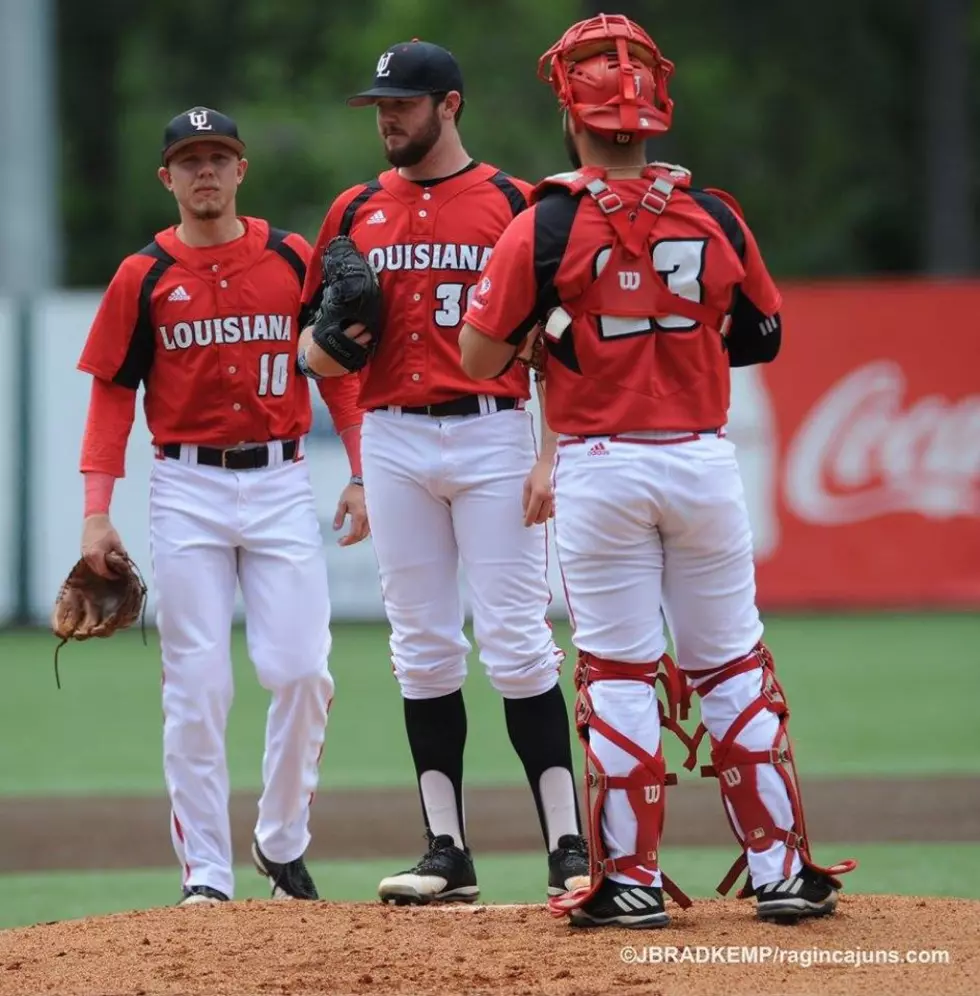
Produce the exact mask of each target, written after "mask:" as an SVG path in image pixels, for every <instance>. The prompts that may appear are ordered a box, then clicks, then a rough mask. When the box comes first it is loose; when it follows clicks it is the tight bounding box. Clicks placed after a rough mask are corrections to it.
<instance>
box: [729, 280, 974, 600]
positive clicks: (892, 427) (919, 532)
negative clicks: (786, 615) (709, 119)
mask: <svg viewBox="0 0 980 996" xmlns="http://www.w3.org/2000/svg"><path fill="white" fill-rule="evenodd" d="M784 296H785V306H784V309H783V318H784V329H785V331H784V336H783V348H782V351H781V353H780V355H779V357H778V358H777V360H776V361H775V362H774V363H772V364H770V365H768V366H765V367H759V368H754V369H753V370H752V371H751V372H750V373H749V374H748V378H747V379H745V380H743V381H742V382H741V383H740V384H739V385H738V387H737V388H736V390H735V393H734V394H733V405H732V410H733V416H734V415H735V413H736V411H737V410H738V407H739V404H740V403H741V405H742V407H743V410H742V413H741V415H739V416H738V417H737V419H736V421H739V422H740V423H741V424H740V425H733V426H732V430H733V433H732V434H733V438H735V439H736V442H737V443H738V444H739V448H740V451H741V452H740V461H742V462H743V463H744V468H743V470H744V472H745V474H746V478H747V479H746V490H747V492H748V493H749V495H750V502H751V503H752V506H753V507H752V509H751V511H752V519H753V527H754V529H755V531H756V556H757V563H758V584H759V600H760V603H761V604H762V605H763V606H764V607H767V608H794V607H801V608H802V607H839V608H851V607H904V606H908V607H915V606H930V605H931V606H937V607H938V606H949V607H965V606H980V282H976V281H972V282H971V281H964V282H948V283H947V282H902V283H898V282H895V283H891V282H880V283H860V284H843V285H825V286H813V285H809V286H791V287H788V288H786V289H785V291H784Z"/></svg>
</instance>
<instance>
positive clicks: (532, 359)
mask: <svg viewBox="0 0 980 996" xmlns="http://www.w3.org/2000/svg"><path fill="white" fill-rule="evenodd" d="M546 354H547V350H546V349H545V345H544V337H543V335H542V334H541V329H540V328H534V329H532V331H531V334H530V335H529V336H528V337H527V339H525V340H524V345H523V346H522V347H521V349H520V351H519V352H518V354H517V359H518V362H520V363H523V364H524V366H526V367H527V368H528V370H533V371H534V373H535V377H536V379H537V380H544V365H545V358H546Z"/></svg>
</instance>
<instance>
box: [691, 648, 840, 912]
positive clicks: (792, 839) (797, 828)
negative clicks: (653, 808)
mask: <svg viewBox="0 0 980 996" xmlns="http://www.w3.org/2000/svg"><path fill="white" fill-rule="evenodd" d="M759 669H761V670H762V688H761V691H760V692H759V694H758V696H757V697H756V698H755V699H754V700H753V701H750V702H749V703H748V704H747V705H746V706H745V707H744V708H743V709H742V711H741V712H740V713H739V714H738V716H737V717H736V718H735V720H734V722H733V723H732V724H731V725H730V726H729V727H728V729H727V730H726V731H725V732H724V735H723V736H722V737H721V738H716V737H715V736H713V735H712V736H711V737H710V740H711V764H710V765H705V766H703V767H702V768H701V775H702V777H705V778H710V777H715V778H718V783H719V786H720V788H721V797H722V803H723V805H724V807H725V816H726V817H727V819H728V823H729V825H730V826H731V828H732V832H733V833H734V834H735V837H736V838H737V839H738V841H739V843H740V844H741V845H742V854H741V855H740V856H739V858H738V859H737V860H736V861H735V863H734V864H733V865H732V867H731V869H730V870H729V872H728V874H727V875H726V876H725V878H724V879H723V880H722V882H721V884H720V885H719V886H718V891H719V892H720V893H721V894H722V895H726V894H727V893H728V892H729V890H730V889H731V887H732V885H733V884H734V883H735V880H736V879H737V878H738V876H739V875H740V874H741V873H742V872H743V871H744V870H745V869H746V868H747V867H748V853H749V852H752V851H755V852H760V853H761V852H763V851H767V850H768V849H769V848H770V847H772V845H773V844H777V843H780V844H785V845H786V856H785V859H784V862H783V874H782V877H783V878H789V877H790V875H791V874H793V867H792V866H793V863H794V857H795V856H797V855H798V856H799V858H800V860H801V861H802V863H803V865H804V866H806V867H807V868H810V869H812V870H813V871H815V872H818V873H819V874H822V875H826V876H827V877H828V878H829V879H830V881H831V882H833V883H834V887H835V888H840V882H839V881H837V879H836V878H834V876H835V875H842V874H844V873H845V872H849V871H853V869H854V868H856V867H857V862H855V861H852V860H850V859H848V860H845V861H841V862H839V863H837V864H835V865H832V866H830V867H828V868H824V867H821V866H819V865H817V864H815V863H814V861H813V859H812V857H811V855H810V841H809V837H808V835H807V831H806V824H805V822H804V818H803V802H802V798H801V795H800V787H799V779H798V778H797V774H796V765H795V763H794V761H793V749H792V745H791V743H790V739H789V734H788V733H787V729H786V727H787V723H788V721H789V709H788V707H787V705H786V698H785V696H784V694H783V690H782V688H781V687H780V685H779V682H778V681H777V680H776V674H775V667H774V664H773V659H772V655H771V654H770V653H769V651H768V649H767V648H766V647H765V645H764V644H762V643H759V644H757V645H756V646H755V647H754V648H753V649H752V650H751V651H750V652H749V653H748V654H746V655H745V656H744V657H741V658H738V659H737V660H734V661H731V662H729V663H728V664H725V665H723V666H722V667H720V668H714V669H711V670H707V671H688V672H687V676H688V678H690V680H691V682H692V684H693V686H694V688H695V689H696V691H697V693H698V694H699V695H700V696H701V698H702V700H703V699H704V698H705V697H706V696H707V695H709V694H710V693H711V692H712V691H714V690H715V689H717V688H718V687H719V686H720V685H722V684H723V683H724V682H726V681H729V680H731V679H732V678H735V677H737V676H738V675H743V674H748V673H750V672H752V671H756V670H759ZM763 711H768V712H770V713H773V714H775V717H776V719H777V720H778V728H777V730H776V734H775V736H774V738H773V740H772V743H771V744H770V745H769V746H768V747H766V748H764V749H756V750H749V749H748V748H746V747H743V746H741V745H739V744H737V743H736V742H735V741H736V740H737V739H738V737H739V735H740V734H741V733H742V731H743V730H745V728H746V727H747V726H748V725H749V723H750V722H751V721H752V720H753V719H754V718H755V717H756V716H758V715H759V714H760V713H762V712H763ZM706 732H707V733H710V731H709V730H707V729H706V727H705V725H704V723H702V724H701V725H700V726H699V727H698V730H697V733H696V734H695V736H694V737H693V739H692V740H691V743H690V753H689V755H688V758H687V760H686V761H685V762H684V767H685V768H687V769H688V770H692V769H693V768H694V766H695V764H696V763H697V749H698V745H699V744H700V742H701V739H702V738H703V737H704V734H705V733H706ZM759 765H772V766H773V770H774V771H775V772H776V774H777V775H778V777H779V779H780V780H781V782H782V784H783V786H784V787H785V790H786V795H787V797H788V801H789V807H790V809H791V812H792V824H791V825H790V826H789V827H781V826H778V825H777V824H776V821H775V820H774V818H773V816H772V814H771V813H770V811H769V808H768V807H767V806H766V803H765V801H764V799H763V797H762V792H761V790H760V788H759V783H758V774H757V769H758V766H759ZM756 884H762V883H756ZM753 894H754V887H753V883H752V877H751V874H750V875H749V876H748V877H747V878H746V881H745V885H744V886H743V887H742V889H740V890H739V892H738V897H739V898H740V899H744V898H747V897H749V896H752V895H753Z"/></svg>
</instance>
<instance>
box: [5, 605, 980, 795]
mask: <svg viewBox="0 0 980 996" xmlns="http://www.w3.org/2000/svg"><path fill="white" fill-rule="evenodd" d="M767 627H768V629H767V636H766V639H767V641H768V643H769V645H770V647H771V648H772V650H773V653H774V655H775V658H776V662H777V668H778V673H779V675H780V678H781V680H782V682H783V684H784V687H785V689H786V692H787V695H788V698H789V701H790V705H791V709H792V716H793V718H792V724H791V733H792V736H793V739H794V741H795V743H796V745H797V760H798V762H799V765H800V768H801V770H802V772H803V773H804V774H805V775H808V776H809V775H844V774H865V775H874V774H891V775H897V774H921V773H929V772H932V773H977V772H980V733H978V727H977V725H976V722H975V716H974V710H975V706H974V703H975V702H976V699H977V695H978V692H980V673H978V670H977V667H976V662H977V649H976V648H977V647H978V646H980V617H977V616H969V615H912V616H907V617H902V616H898V615H882V616H854V617H828V616H813V617H781V618H772V619H769V620H767ZM555 631H556V636H557V638H558V640H559V642H560V643H561V644H562V646H564V647H565V648H566V649H570V647H571V640H570V637H569V632H568V628H567V626H565V625H563V624H560V623H559V624H556V627H555ZM54 643H55V641H54V639H53V637H51V636H50V635H49V634H48V633H46V632H38V631H13V630H11V631H4V632H0V675H2V677H3V683H4V695H3V697H2V699H0V756H2V757H4V758H6V759H8V761H7V762H6V763H4V764H3V765H0V794H5V795H12V794H18V795H19V794H30V795H49V794H58V795H66V794H72V795H80V794H92V793H107V794H142V793H154V794H155V793H157V792H162V791H163V778H162V774H161V771H160V766H161V714H160V687H159V686H160V668H159V652H158V648H157V639H156V633H155V631H152V630H151V631H150V633H149V646H148V647H144V646H143V644H142V643H141V641H140V639H139V635H138V633H132V632H130V633H124V634H120V635H118V636H116V637H114V638H112V639H111V640H105V641H103V640H94V641H90V642H88V643H84V644H78V645H70V646H68V647H65V648H64V649H63V650H62V652H61V673H62V685H63V687H62V690H61V691H60V692H58V691H57V690H56V689H55V686H54V675H53V673H52V664H51V660H52V654H53V650H54ZM234 656H235V672H236V698H235V703H234V706H233V709H232V715H231V720H230V723H229V731H228V755H229V765H230V769H231V776H232V784H233V786H234V787H235V788H239V789H256V788H258V787H259V773H260V764H261V755H262V736H263V729H264V723H265V710H266V707H267V702H268V699H267V695H266V693H265V692H264V691H263V690H262V689H261V688H260V687H259V685H258V682H257V680H256V679H255V676H254V673H253V672H252V670H251V667H250V665H249V663H248V660H247V657H246V654H245V649H244V640H243V636H242V633H241V632H238V633H236V637H235V651H234ZM331 666H332V669H333V671H334V675H335V677H336V681H337V698H336V700H335V702H334V708H333V710H332V713H331V717H330V726H329V729H328V732H327V745H326V751H325V754H324V761H323V765H322V777H323V784H324V786H325V787H326V788H331V787H376V786H382V785H412V784H414V781H413V775H412V768H411V763H410V760H409V756H408V751H407V745H406V742H405V733H404V728H403V724H402V710H401V700H400V697H399V693H398V686H397V684H396V682H395V679H394V678H393V677H392V674H391V667H390V662H389V652H388V643H387V630H386V628H384V627H383V626H380V625H353V624H348V625H338V626H337V627H336V631H335V644H334V653H333V656H332V661H331ZM572 670H573V668H572V659H571V658H570V659H569V661H568V662H567V664H566V667H565V673H564V675H563V678H562V681H563V684H564V686H565V687H566V689H569V690H570V687H571V679H572ZM466 701H467V711H468V718H469V740H468V745H467V756H466V777H467V782H468V784H470V785H480V784H483V785H488V784H508V783H519V782H521V781H522V780H523V776H522V772H521V768H520V766H519V764H518V761H517V759H516V757H515V756H514V753H513V751H512V750H511V748H510V745H509V743H508V741H507V736H506V732H505V728H504V723H503V712H502V707H501V703H500V699H499V697H498V696H497V695H496V694H495V693H494V692H493V690H492V689H491V688H490V686H489V684H488V682H487V680H486V678H485V676H484V675H483V672H482V668H481V667H480V665H479V663H478V661H476V659H475V654H474V658H473V659H471V662H470V677H469V679H468V682H467V685H466ZM692 728H693V723H692ZM667 754H668V760H669V761H670V762H671V763H672V765H673V766H674V767H675V768H676V767H677V764H678V762H679V760H680V758H681V756H682V753H681V751H680V750H679V749H677V747H675V746H674V743H673V741H672V739H671V738H668V740H667ZM12 758H17V761H16V763H12V762H11V761H10V760H9V759H12Z"/></svg>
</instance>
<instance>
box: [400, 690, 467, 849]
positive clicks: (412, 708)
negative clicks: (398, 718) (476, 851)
mask: <svg viewBox="0 0 980 996" xmlns="http://www.w3.org/2000/svg"><path fill="white" fill-rule="evenodd" d="M404 702H405V732H406V733H407V734H408V743H409V746H410V747H411V749H412V760H413V761H414V762H415V776H416V778H418V781H419V798H420V800H421V802H422V813H423V815H424V816H425V828H426V830H427V831H428V832H429V833H430V834H434V835H436V836H438V835H440V834H443V833H448V832H450V831H449V829H447V826H446V822H447V821H446V819H445V818H444V816H440V815H439V812H440V811H439V810H437V808H436V806H437V804H438V803H439V802H443V803H445V801H446V793H447V792H448V786H445V785H444V783H443V785H437V786H436V788H433V787H432V786H429V789H428V796H429V797H428V800H427V799H426V790H425V788H424V787H423V782H422V776H423V775H424V774H425V773H426V772H439V773H441V774H442V775H444V776H445V778H446V779H448V781H449V783H450V784H451V786H452V791H453V793H454V795H455V809H456V820H457V825H458V828H459V846H461V847H465V846H466V837H465V835H466V828H465V827H464V826H463V749H464V747H465V746H466V707H465V706H464V704H463V692H462V691H461V690H460V691H458V692H453V693H452V694H451V695H443V696H440V697H439V698H437V699H405V700H404ZM443 788H445V789H446V792H444V791H443ZM450 805H452V803H450ZM430 809H431V810H432V811H431V812H430ZM441 812H442V813H443V814H444V813H445V807H443V808H442V809H441ZM449 822H450V823H451V822H452V821H451V820H449ZM453 836H455V834H454V835H453Z"/></svg>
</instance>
